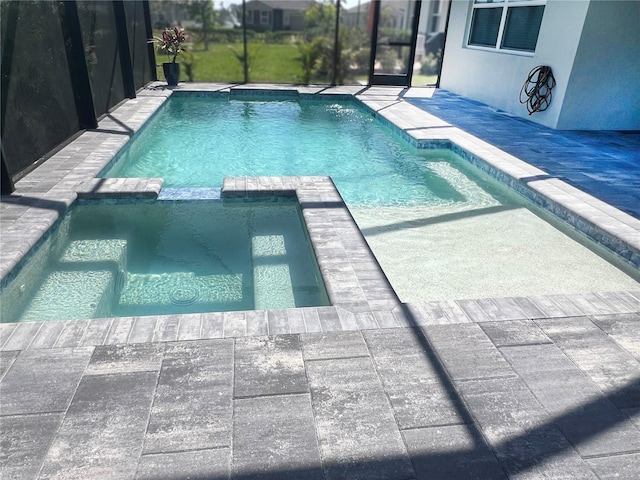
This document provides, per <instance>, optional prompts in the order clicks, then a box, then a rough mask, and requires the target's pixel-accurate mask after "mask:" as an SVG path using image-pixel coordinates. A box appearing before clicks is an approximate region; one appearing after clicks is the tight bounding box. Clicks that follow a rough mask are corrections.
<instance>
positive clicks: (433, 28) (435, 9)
mask: <svg viewBox="0 0 640 480" xmlns="http://www.w3.org/2000/svg"><path fill="white" fill-rule="evenodd" d="M440 6H441V5H440V0H433V2H432V3H431V15H430V18H429V33H431V34H433V33H438V31H439V27H440Z"/></svg>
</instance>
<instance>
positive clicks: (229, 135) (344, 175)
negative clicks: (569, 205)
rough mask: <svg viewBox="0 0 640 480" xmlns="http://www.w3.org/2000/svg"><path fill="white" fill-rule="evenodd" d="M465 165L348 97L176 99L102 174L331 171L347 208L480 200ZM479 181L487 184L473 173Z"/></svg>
mask: <svg viewBox="0 0 640 480" xmlns="http://www.w3.org/2000/svg"><path fill="white" fill-rule="evenodd" d="M465 169H467V168H466V167H465V164H464V161H463V160H462V159H460V158H459V157H458V156H456V155H455V154H454V153H453V152H451V151H450V150H446V149H439V150H419V149H416V148H413V147H411V146H410V145H409V144H407V143H406V142H403V141H400V140H399V139H398V138H397V137H396V136H395V135H394V134H392V133H391V131H390V130H389V129H388V128H386V127H384V126H382V125H381V124H380V123H379V122H377V121H375V119H374V118H373V117H372V116H371V115H370V114H368V113H367V112H365V111H364V110H363V109H362V108H360V107H358V106H357V104H355V103H352V102H330V101H319V100H300V101H246V100H229V99H224V98H212V97H199V96H196V97H189V96H180V97H175V98H174V97H172V98H170V99H169V100H168V101H167V103H166V104H165V106H164V107H163V109H162V110H161V111H160V112H159V113H158V114H157V115H156V116H155V117H154V118H153V119H152V120H151V121H150V122H149V123H148V124H147V125H146V126H145V127H144V129H143V130H142V131H141V132H140V134H139V135H138V136H137V138H135V140H134V141H133V142H130V143H129V144H128V146H126V147H125V150H124V151H123V152H122V153H121V155H120V156H119V158H118V159H117V161H116V162H115V163H114V164H113V166H112V167H110V168H109V169H108V170H107V171H106V172H105V173H104V174H103V176H105V177H162V178H164V186H165V187H173V188H175V187H220V186H222V181H223V178H224V177H229V176H273V175H287V176H288V175H321V176H324V175H329V176H331V178H332V179H333V181H334V182H335V184H336V186H337V187H338V190H339V191H340V194H341V195H342V197H343V198H344V200H345V202H347V204H349V205H350V206H391V205H405V206H409V205H418V204H431V205H442V204H452V203H458V202H461V201H467V200H469V199H471V200H472V201H476V200H477V201H479V202H484V201H485V200H486V198H485V197H486V193H485V194H484V196H483V198H481V199H476V198H474V197H473V195H474V194H475V193H478V189H477V188H473V189H472V191H470V190H468V187H469V186H470V184H469V182H468V181H467V177H468V176H467V175H466V174H465V173H464V171H465ZM475 181H476V183H477V182H481V180H479V179H476V180H475Z"/></svg>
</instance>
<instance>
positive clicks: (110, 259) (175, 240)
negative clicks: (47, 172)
mask: <svg viewBox="0 0 640 480" xmlns="http://www.w3.org/2000/svg"><path fill="white" fill-rule="evenodd" d="M327 304H328V299H327V294H326V291H325V289H324V285H323V282H322V279H321V276H320V273H319V270H318V267H317V264H316V261H315V257H314V256H313V253H312V250H311V246H310V242H309V240H308V236H307V233H306V229H305V228H304V226H303V222H302V218H301V213H300V208H299V206H298V204H297V203H294V202H285V201H278V202H262V203H254V202H228V201H227V202H220V201H217V202H214V201H158V202H153V203H126V204H104V203H98V204H87V205H78V206H77V207H75V208H74V209H73V210H72V211H71V212H70V213H69V214H68V215H67V216H66V217H65V218H64V219H63V220H62V222H61V223H60V224H59V225H58V227H57V231H55V232H53V233H52V234H51V235H50V236H49V237H48V238H47V239H46V240H45V241H44V242H43V244H42V245H41V246H40V248H39V249H38V251H37V252H34V254H33V255H32V257H31V259H30V261H29V262H28V263H27V264H26V266H25V267H24V268H23V269H22V270H21V271H20V272H19V273H18V274H17V276H16V278H15V279H14V280H13V281H12V282H11V283H9V284H8V285H7V286H6V287H5V288H3V290H2V292H1V293H0V305H1V309H0V312H1V321H2V322H17V321H18V322H20V321H31V320H33V321H36V320H37V321H42V320H48V321H58V320H73V319H82V318H100V317H119V316H138V315H154V314H182V313H197V312H209V311H230V310H254V309H255V310H258V309H260V310H262V309H277V308H293V307H303V306H318V305H327Z"/></svg>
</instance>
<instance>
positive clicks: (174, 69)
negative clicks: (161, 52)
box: [162, 62, 180, 87]
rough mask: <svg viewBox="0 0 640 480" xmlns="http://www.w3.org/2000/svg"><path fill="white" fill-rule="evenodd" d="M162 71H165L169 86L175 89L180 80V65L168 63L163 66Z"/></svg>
mask: <svg viewBox="0 0 640 480" xmlns="http://www.w3.org/2000/svg"><path fill="white" fill-rule="evenodd" d="M162 70H163V71H164V78H166V79H167V85H169V86H171V87H175V86H176V85H178V80H180V64H179V63H173V62H167V63H163V64H162Z"/></svg>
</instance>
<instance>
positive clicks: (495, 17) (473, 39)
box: [469, 8, 502, 47]
mask: <svg viewBox="0 0 640 480" xmlns="http://www.w3.org/2000/svg"><path fill="white" fill-rule="evenodd" d="M501 18H502V8H476V9H475V10H474V11H473V19H472V20H471V35H470V36H469V44H470V45H481V46H486V47H495V46H496V43H497V41H498V32H499V30H500V19H501Z"/></svg>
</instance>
